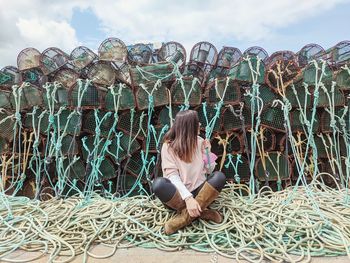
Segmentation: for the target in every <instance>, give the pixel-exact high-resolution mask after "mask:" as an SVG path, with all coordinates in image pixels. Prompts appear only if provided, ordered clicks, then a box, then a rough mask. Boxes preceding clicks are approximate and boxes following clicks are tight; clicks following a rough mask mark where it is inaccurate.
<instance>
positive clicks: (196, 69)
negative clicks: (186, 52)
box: [183, 62, 207, 85]
mask: <svg viewBox="0 0 350 263" xmlns="http://www.w3.org/2000/svg"><path fill="white" fill-rule="evenodd" d="M206 76H207V74H206V73H205V72H204V70H203V69H202V68H201V67H200V66H199V65H198V64H196V63H194V62H189V63H187V64H186V66H185V70H184V73H183V77H192V78H197V79H198V80H199V83H200V84H201V85H204V83H205V81H206Z"/></svg>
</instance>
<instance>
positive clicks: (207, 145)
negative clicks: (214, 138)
mask: <svg viewBox="0 0 350 263" xmlns="http://www.w3.org/2000/svg"><path fill="white" fill-rule="evenodd" d="M206 149H208V152H211V144H210V141H209V140H208V139H205V140H204V141H203V143H202V150H203V152H204V153H205V152H206Z"/></svg>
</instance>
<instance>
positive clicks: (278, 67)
mask: <svg viewBox="0 0 350 263" xmlns="http://www.w3.org/2000/svg"><path fill="white" fill-rule="evenodd" d="M286 54H288V56H286V57H284V55H286ZM287 58H288V59H287ZM269 61H270V63H269V64H268V66H267V69H266V72H267V73H266V76H265V80H266V84H267V85H268V86H269V87H270V88H271V89H272V90H274V91H275V92H276V93H278V94H280V95H284V94H285V89H286V87H288V86H289V85H290V84H291V83H293V82H295V81H297V80H299V79H300V77H301V71H300V68H299V66H298V64H297V62H296V61H295V60H294V54H293V56H292V55H291V54H289V53H283V54H280V55H277V54H276V55H275V56H274V57H272V58H269Z"/></svg>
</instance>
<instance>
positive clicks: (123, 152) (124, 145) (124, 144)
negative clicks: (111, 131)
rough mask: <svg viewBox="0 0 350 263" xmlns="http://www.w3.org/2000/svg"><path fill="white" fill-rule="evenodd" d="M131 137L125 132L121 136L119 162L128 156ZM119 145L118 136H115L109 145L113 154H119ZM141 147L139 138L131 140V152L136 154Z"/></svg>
mask: <svg viewBox="0 0 350 263" xmlns="http://www.w3.org/2000/svg"><path fill="white" fill-rule="evenodd" d="M129 138H130V136H129V135H127V134H123V136H121V138H120V145H119V146H120V148H121V149H119V152H118V156H117V157H118V162H121V161H123V160H124V159H125V158H127V153H128V147H129ZM117 147H118V141H117V137H115V138H114V139H113V140H112V143H111V145H110V146H109V151H110V152H111V153H112V154H114V155H116V154H117ZM140 148H141V145H140V143H139V142H138V141H137V140H131V142H130V149H129V151H130V152H129V153H130V154H134V153H135V152H136V151H138V150H139V149H140Z"/></svg>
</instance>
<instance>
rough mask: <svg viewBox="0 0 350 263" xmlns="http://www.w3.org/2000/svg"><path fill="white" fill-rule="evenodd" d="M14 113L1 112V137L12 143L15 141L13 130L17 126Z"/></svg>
mask: <svg viewBox="0 0 350 263" xmlns="http://www.w3.org/2000/svg"><path fill="white" fill-rule="evenodd" d="M10 116H14V115H13V113H12V112H10V111H7V110H0V137H2V138H4V139H6V140H8V141H12V139H13V133H14V131H13V128H14V126H15V120H14V117H10Z"/></svg>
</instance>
